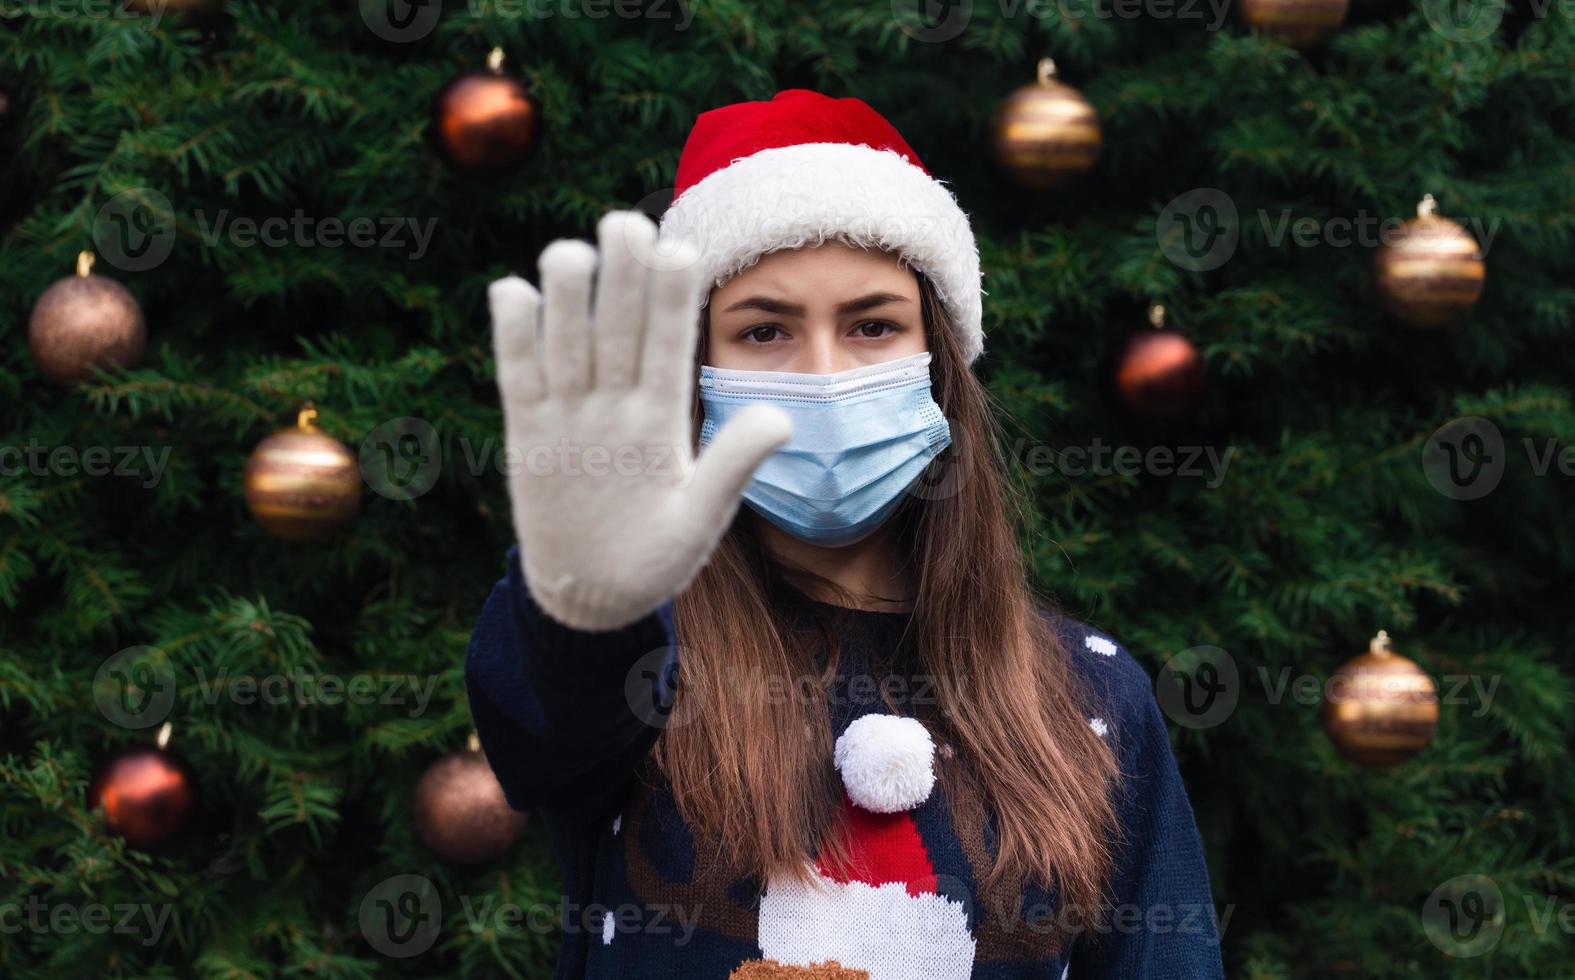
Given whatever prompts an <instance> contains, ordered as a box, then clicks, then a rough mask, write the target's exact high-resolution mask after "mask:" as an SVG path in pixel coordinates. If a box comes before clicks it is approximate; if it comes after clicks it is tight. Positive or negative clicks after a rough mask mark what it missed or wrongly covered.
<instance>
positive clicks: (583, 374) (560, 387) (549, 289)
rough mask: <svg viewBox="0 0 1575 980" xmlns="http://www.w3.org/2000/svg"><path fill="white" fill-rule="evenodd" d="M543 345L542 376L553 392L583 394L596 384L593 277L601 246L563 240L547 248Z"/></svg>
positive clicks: (543, 281) (540, 262) (542, 261)
mask: <svg viewBox="0 0 1575 980" xmlns="http://www.w3.org/2000/svg"><path fill="white" fill-rule="evenodd" d="M537 265H538V266H539V267H540V268H541V292H542V296H543V301H542V325H541V343H542V348H543V350H544V351H545V352H546V357H545V359H544V363H543V367H544V371H543V374H544V375H545V380H546V383H547V390H548V391H549V392H551V393H552V394H555V395H557V394H570V393H573V392H581V391H584V390H586V389H587V388H589V387H590V384H591V370H592V369H591V277H592V276H593V275H594V274H595V272H596V249H595V248H594V247H592V245H591V244H590V243H589V242H582V241H580V240H579V239H577V238H560V239H558V240H557V241H555V242H553V243H552V244H551V245H548V246H547V247H546V248H544V249H542V252H541V258H539V259H538V260H537Z"/></svg>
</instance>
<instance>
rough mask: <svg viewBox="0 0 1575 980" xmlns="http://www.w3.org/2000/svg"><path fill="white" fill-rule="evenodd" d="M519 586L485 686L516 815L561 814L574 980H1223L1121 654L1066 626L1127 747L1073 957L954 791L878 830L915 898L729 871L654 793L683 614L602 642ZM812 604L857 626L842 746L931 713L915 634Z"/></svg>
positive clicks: (865, 615) (900, 884)
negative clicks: (916, 706)
mask: <svg viewBox="0 0 1575 980" xmlns="http://www.w3.org/2000/svg"><path fill="white" fill-rule="evenodd" d="M507 565H508V570H507V574H506V575H505V577H504V578H503V579H502V580H501V581H499V582H498V584H497V586H496V587H495V588H494V590H493V592H492V595H491V596H490V597H489V598H488V600H487V603H486V605H485V608H484V609H483V611H482V613H481V616H480V618H479V620H478V621H477V623H476V628H475V631H474V634H473V636H472V639H471V646H470V651H469V655H468V657H467V660H466V683H467V689H468V692H469V697H470V706H471V712H472V714H473V715H474V718H475V724H476V729H477V731H478V733H479V734H480V736H481V741H482V746H483V748H484V749H485V751H486V754H487V757H488V759H489V760H490V761H491V764H492V768H493V770H494V771H495V772H496V773H497V776H498V780H499V781H500V782H501V783H502V785H503V789H504V792H505V793H506V794H507V796H508V799H509V802H510V803H511V804H512V805H513V806H515V807H517V808H520V809H525V808H532V809H534V810H536V811H538V812H539V813H540V815H541V818H542V820H543V822H544V823H545V825H546V829H547V832H548V834H549V837H550V840H551V843H552V846H553V849H554V852H555V853H556V855H557V857H558V860H559V863H560V865H561V868H562V873H563V879H564V882H563V892H564V896H563V902H562V904H561V906H560V909H559V912H560V919H561V922H560V924H561V927H562V935H563V945H562V950H561V953H560V956H559V961H558V970H557V978H558V980H569V978H581V977H584V978H592V980H637V978H673V980H713V978H714V980H773V978H779V977H795V976H799V977H820V978H823V980H960V978H965V977H967V978H977V980H1029V978H1034V980H1040V978H1048V980H1058V978H1070V980H1117V978H1119V980H1138V978H1149V977H1152V978H1156V980H1205V978H1218V977H1222V976H1223V970H1222V967H1221V963H1220V952H1219V940H1218V936H1219V928H1218V922H1217V920H1216V917H1215V909H1214V904H1213V900H1212V897H1211V894H1210V890H1209V880H1208V872H1207V868H1206V867H1205V864H1204V860H1203V852H1202V847H1201V844H1200V841H1199V837H1198V832H1197V828H1196V825H1195V823H1194V819H1193V815H1192V808H1191V805H1190V804H1189V803H1188V800H1187V796H1186V791H1185V789H1184V788H1183V786H1182V783H1181V779H1180V776H1179V774H1178V773H1177V770H1176V764H1175V760H1174V758H1173V757H1172V755H1171V749H1170V742H1169V738H1168V735H1167V731H1166V728H1165V722H1164V719H1163V717H1162V716H1161V714H1160V712H1159V709H1158V706H1157V705H1156V703H1155V701H1154V698H1153V693H1152V688H1151V683H1150V681H1149V678H1148V677H1147V675H1146V673H1145V672H1144V671H1143V669H1142V668H1141V667H1140V666H1139V665H1138V664H1137V662H1136V661H1134V660H1133V659H1132V658H1131V657H1130V656H1129V655H1128V654H1127V653H1126V651H1125V650H1123V649H1122V648H1121V647H1120V646H1119V645H1117V644H1116V643H1114V642H1113V641H1112V640H1111V639H1110V638H1109V637H1107V636H1104V635H1102V634H1100V633H1098V632H1095V631H1094V630H1092V629H1090V628H1088V627H1087V626H1085V625H1083V624H1081V623H1078V622H1076V621H1074V620H1070V619H1065V618H1062V619H1058V620H1057V621H1056V623H1057V627H1058V632H1059V633H1060V634H1061V636H1062V637H1063V641H1064V642H1065V644H1066V646H1067V649H1068V650H1069V652H1070V656H1071V659H1072V664H1073V669H1074V670H1076V671H1077V672H1078V673H1079V674H1080V675H1082V676H1083V677H1085V678H1086V679H1087V681H1088V682H1089V683H1088V687H1089V689H1090V690H1091V691H1092V692H1094V696H1095V698H1096V701H1097V707H1098V710H1097V711H1096V712H1092V713H1091V714H1092V717H1090V719H1089V724H1090V725H1091V726H1092V727H1093V728H1094V730H1095V731H1097V732H1099V733H1100V734H1101V735H1102V736H1103V737H1105V738H1107V739H1111V740H1112V741H1113V743H1114V746H1115V749H1116V756H1117V758H1118V760H1119V762H1120V767H1121V771H1122V773H1123V774H1124V775H1123V780H1122V788H1121V791H1120V793H1119V795H1118V800H1117V802H1118V807H1119V814H1120V822H1121V832H1120V834H1119V839H1118V841H1117V843H1116V846H1115V851H1114V856H1115V870H1114V875H1113V878H1112V881H1111V890H1110V897H1111V899H1112V905H1111V907H1110V909H1109V914H1108V916H1107V918H1106V921H1105V922H1104V923H1103V924H1102V925H1101V926H1100V927H1099V928H1094V927H1092V926H1090V927H1086V928H1077V929H1076V930H1075V931H1074V932H1073V933H1071V934H1070V936H1071V938H1068V933H1067V932H1066V931H1065V929H1064V928H1059V929H1058V928H1055V926H1056V923H1057V921H1058V913H1060V910H1059V909H1058V907H1057V906H1056V904H1055V902H1054V901H1053V898H1052V897H1051V896H1050V895H1047V894H1045V893H1043V892H1040V891H1037V890H1036V889H1035V888H1034V886H1032V885H1030V886H1029V887H1028V888H1026V889H1024V890H1023V891H1022V892H1021V893H1018V894H1014V895H1012V896H1010V898H1009V899H1008V900H1004V901H1003V900H1002V897H1001V896H999V895H991V894H988V893H986V892H984V891H983V890H982V889H983V885H982V875H981V874H980V872H981V871H982V867H983V866H986V865H987V863H988V854H990V853H993V848H994V842H993V840H992V839H991V834H990V823H989V821H986V826H985V828H984V829H983V831H982V832H980V833H975V834H970V833H959V832H957V831H956V830H954V828H953V824H952V821H951V818H950V810H949V808H948V807H947V805H946V803H945V800H944V797H943V794H942V793H941V791H940V789H939V787H937V788H936V790H935V791H934V792H933V793H932V794H931V796H930V798H929V799H927V800H925V801H924V802H923V803H922V804H920V805H918V806H917V807H915V808H914V809H912V810H910V811H908V812H906V813H903V814H897V815H895V816H894V817H877V816H873V815H870V814H864V816H865V817H866V818H868V819H867V820H865V821H864V823H863V824H861V826H863V827H864V828H865V829H866V830H868V831H869V833H870V837H869V839H870V840H871V841H874V842H876V843H874V844H873V845H872V847H874V848H879V849H881V853H882V854H885V855H886V856H887V857H886V859H885V860H886V863H887V864H893V863H895V864H896V865H897V866H900V867H902V868H906V869H908V870H909V871H911V870H913V868H915V867H917V868H918V869H919V870H920V871H922V872H923V874H919V875H915V874H909V873H900V874H896V875H894V876H893V878H895V880H896V881H897V883H896V884H887V885H884V886H879V887H872V886H871V885H870V884H864V883H861V882H857V881H853V882H841V881H836V882H833V881H828V882H827V888H826V889H825V890H824V892H823V891H822V890H821V889H815V888H811V889H810V890H808V891H804V890H803V889H802V887H801V886H799V887H787V886H785V885H784V884H783V883H780V882H776V881H773V882H770V883H769V885H770V887H762V884H761V883H760V882H758V881H756V880H753V879H751V878H750V877H748V876H735V875H732V874H729V873H728V872H727V871H726V870H725V869H723V868H721V867H719V866H717V864H716V862H712V861H708V860H707V859H706V856H707V855H706V852H705V851H704V849H703V848H697V847H696V844H695V840H694V838H693V836H692V835H691V834H690V833H689V830H688V828H687V827H686V825H685V824H684V821H683V820H682V819H681V818H680V816H679V814H678V811H677V808H676V806H675V804H674V802H673V799H672V796H671V795H670V793H669V792H668V791H667V790H666V788H665V786H664V785H663V783H662V781H661V780H660V779H659V778H656V779H652V778H650V777H649V775H648V771H649V770H650V769H651V768H654V767H642V766H641V763H642V762H643V761H644V760H645V759H646V756H647V755H648V753H649V751H650V749H651V746H652V745H653V744H654V743H655V741H656V739H657V737H658V736H659V735H660V733H661V725H660V723H658V724H652V723H651V721H652V720H653V719H660V718H662V717H664V715H663V713H664V712H666V711H667V710H669V709H670V708H671V707H672V704H673V696H674V686H673V685H674V678H675V677H676V673H677V671H676V663H677V657H678V655H679V648H678V647H677V645H676V640H675V634H674V630H673V604H672V602H671V601H669V602H667V603H665V604H664V605H663V606H662V607H661V608H660V609H658V610H655V611H653V612H652V613H651V614H650V615H648V616H646V617H645V618H643V619H641V620H639V621H637V622H635V623H633V624H631V625H629V626H627V627H625V628H623V629H619V630H614V631H608V632H582V631H578V630H574V629H571V628H569V627H567V626H564V625H562V624H560V623H558V622H557V621H555V620H553V619H552V618H551V617H550V616H548V615H546V614H545V613H544V612H542V611H541V609H540V608H539V607H538V606H537V605H536V603H535V602H534V601H533V600H532V598H531V596H530V593H529V591H528V589H527V588H526V584H525V581H524V576H523V573H522V572H521V569H520V565H519V558H518V549H517V548H513V549H511V550H510V552H509V555H508V559H507ZM801 598H802V602H803V608H804V609H805V610H810V611H813V612H817V613H819V614H821V615H829V616H831V617H832V621H833V622H835V623H837V624H838V625H837V626H836V629H837V631H838V646H839V649H840V651H841V659H840V660H839V661H838V669H837V671H836V676H835V678H834V680H833V682H832V683H833V688H832V689H831V690H830V691H828V698H827V701H828V703H829V705H830V711H831V715H832V726H833V728H832V730H833V732H836V733H841V732H844V731H845V730H846V729H847V727H848V726H849V725H850V724H851V723H852V722H853V721H854V720H855V719H856V718H859V717H862V716H863V715H866V714H870V713H874V712H881V713H890V712H889V711H888V709H887V705H886V703H885V702H884V701H883V699H882V697H881V693H880V688H881V687H882V686H883V685H884V686H885V690H886V691H887V692H888V696H889V694H890V692H891V691H904V690H906V691H909V692H913V693H915V695H916V694H917V690H918V688H917V686H916V683H917V682H916V683H915V686H909V687H904V686H902V685H901V684H898V685H893V684H890V683H887V681H888V680H889V679H891V678H894V677H896V676H897V675H898V673H900V669H901V667H902V665H903V664H904V663H912V662H913V661H911V660H909V659H908V656H909V655H910V654H911V640H910V638H909V632H908V631H907V630H905V626H906V625H907V624H908V622H909V620H910V616H909V615H908V614H907V613H882V612H869V611H863V610H850V609H845V608H842V607H836V606H831V605H828V604H824V603H819V602H816V601H814V600H811V599H809V598H807V597H802V596H801ZM817 618H818V617H817ZM915 676H916V675H915ZM861 681H862V683H861ZM644 698H649V700H650V704H649V707H650V709H651V711H646V710H644V706H642V704H641V700H642V699H644ZM844 802H845V805H846V801H844ZM893 856H895V857H893ZM904 882H905V883H906V885H905V884H904ZM1059 922H1060V925H1061V926H1062V927H1065V926H1066V925H1068V924H1071V925H1072V926H1074V927H1075V926H1077V925H1078V924H1079V920H1077V919H1075V918H1070V917H1068V916H1066V915H1059ZM768 954H770V955H768ZM833 961H835V963H836V964H837V965H836V966H832V965H828V964H829V963H831V962H833ZM792 964H797V965H792ZM811 965H814V966H815V967H817V969H816V970H810V969H807V967H809V966H811ZM839 966H840V969H839V968H838V967H839Z"/></svg>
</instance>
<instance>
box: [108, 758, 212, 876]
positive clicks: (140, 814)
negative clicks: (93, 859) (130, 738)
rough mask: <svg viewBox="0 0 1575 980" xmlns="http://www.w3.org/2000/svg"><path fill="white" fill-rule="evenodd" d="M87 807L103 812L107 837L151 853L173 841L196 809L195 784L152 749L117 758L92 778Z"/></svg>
mask: <svg viewBox="0 0 1575 980" xmlns="http://www.w3.org/2000/svg"><path fill="white" fill-rule="evenodd" d="M88 806H90V807H92V808H94V809H98V808H102V809H103V811H104V825H105V827H106V828H108V830H109V832H110V833H112V834H115V835H116V836H119V837H123V838H125V840H126V843H128V844H130V845H131V846H132V847H136V848H140V849H142V850H145V851H149V850H154V849H155V848H158V847H160V846H161V845H164V844H167V843H169V842H170V841H171V840H173V839H174V838H175V837H176V836H177V835H178V834H180V832H181V831H182V830H184V829H185V828H186V825H187V824H188V823H189V822H190V820H191V816H192V814H193V813H194V812H195V811H196V809H197V789H196V781H195V780H194V779H193V777H192V774H191V771H190V770H189V769H187V768H186V766H185V764H183V763H182V762H180V760H178V759H176V758H175V757H174V756H172V755H170V753H168V752H166V751H165V750H163V749H161V748H158V747H157V746H153V745H136V746H132V747H131V748H128V749H125V750H124V751H122V752H119V753H117V754H116V755H115V756H114V757H113V758H112V759H110V760H109V762H107V763H105V765H104V767H103V768H102V769H100V770H99V772H98V775H96V776H94V778H93V782H92V784H91V785H90V786H89V787H88Z"/></svg>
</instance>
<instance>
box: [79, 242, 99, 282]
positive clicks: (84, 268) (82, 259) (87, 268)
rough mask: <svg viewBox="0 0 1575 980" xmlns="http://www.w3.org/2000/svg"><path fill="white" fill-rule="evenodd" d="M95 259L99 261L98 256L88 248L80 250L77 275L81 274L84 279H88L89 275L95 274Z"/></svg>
mask: <svg viewBox="0 0 1575 980" xmlns="http://www.w3.org/2000/svg"><path fill="white" fill-rule="evenodd" d="M95 261H97V258H96V257H95V256H94V255H93V253H92V252H89V251H88V250H86V249H83V250H82V251H81V252H78V253H77V275H79V276H81V277H82V278H83V279H86V278H87V277H88V276H90V275H92V274H93V263H94V262H95Z"/></svg>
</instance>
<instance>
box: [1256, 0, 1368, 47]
mask: <svg viewBox="0 0 1575 980" xmlns="http://www.w3.org/2000/svg"><path fill="white" fill-rule="evenodd" d="M1349 7H1350V0H1242V2H1241V22H1242V23H1243V24H1245V25H1246V26H1247V28H1248V29H1249V30H1251V31H1253V32H1255V33H1258V34H1266V35H1269V36H1270V37H1276V38H1279V39H1280V40H1281V41H1284V42H1285V43H1286V44H1289V45H1290V46H1291V47H1293V48H1310V47H1315V46H1316V45H1319V44H1322V43H1323V42H1324V41H1325V40H1327V39H1328V38H1329V37H1331V36H1332V35H1333V34H1334V33H1335V31H1338V30H1339V29H1340V25H1341V24H1343V23H1345V14H1346V10H1347V9H1348V8H1349Z"/></svg>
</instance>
